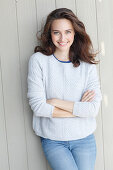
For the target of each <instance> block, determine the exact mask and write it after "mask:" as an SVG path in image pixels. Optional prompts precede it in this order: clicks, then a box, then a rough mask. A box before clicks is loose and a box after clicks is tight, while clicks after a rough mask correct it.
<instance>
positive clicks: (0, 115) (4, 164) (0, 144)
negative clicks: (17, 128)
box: [0, 56, 9, 170]
mask: <svg viewBox="0 0 113 170" xmlns="http://www.w3.org/2000/svg"><path fill="white" fill-rule="evenodd" d="M3 103H4V102H3V86H2V70H1V56H0V169H3V170H9V162H8V152H7V149H8V148H7V147H8V146H7V132H6V125H5V110H4V104H3Z"/></svg>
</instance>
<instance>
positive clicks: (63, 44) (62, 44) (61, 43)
mask: <svg viewBox="0 0 113 170" xmlns="http://www.w3.org/2000/svg"><path fill="white" fill-rule="evenodd" d="M58 43H59V44H60V45H61V46H65V45H67V43H68V42H66V43H64V42H58Z"/></svg>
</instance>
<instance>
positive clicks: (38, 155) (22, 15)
mask: <svg viewBox="0 0 113 170" xmlns="http://www.w3.org/2000/svg"><path fill="white" fill-rule="evenodd" d="M36 17H37V16H36V2H35V0H32V1H31V0H24V1H23V0H20V1H17V19H18V33H19V50H20V51H19V53H20V63H21V69H20V73H21V80H22V95H23V96H22V99H23V100H22V102H23V105H24V118H25V129H26V143H27V153H28V165H29V170H45V169H46V163H45V162H44V155H43V152H42V148H41V143H40V139H39V138H38V137H37V136H36V135H35V133H34V131H33V129H32V111H31V109H30V107H29V105H28V100H27V73H28V60H29V58H30V56H31V55H32V54H33V53H34V47H35V46H36V42H37V40H36V33H37V20H36ZM42 160H43V161H42Z"/></svg>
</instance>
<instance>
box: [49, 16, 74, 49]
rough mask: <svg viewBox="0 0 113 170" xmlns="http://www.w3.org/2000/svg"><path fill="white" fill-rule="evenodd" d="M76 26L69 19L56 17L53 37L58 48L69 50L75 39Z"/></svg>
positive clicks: (53, 25) (52, 31) (52, 26)
mask: <svg viewBox="0 0 113 170" xmlns="http://www.w3.org/2000/svg"><path fill="white" fill-rule="evenodd" d="M74 35H75V32H74V28H73V25H72V23H71V21H70V20H68V19H56V20H54V21H53V22H52V25H51V38H52V42H53V44H54V45H55V46H56V50H60V51H65V50H66V51H67V50H69V49H70V46H71V45H72V43H73V41H74Z"/></svg>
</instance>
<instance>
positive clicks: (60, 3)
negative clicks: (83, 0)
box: [56, 0, 76, 13]
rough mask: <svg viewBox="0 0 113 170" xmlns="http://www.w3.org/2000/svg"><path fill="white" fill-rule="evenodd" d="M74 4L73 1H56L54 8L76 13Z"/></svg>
mask: <svg viewBox="0 0 113 170" xmlns="http://www.w3.org/2000/svg"><path fill="white" fill-rule="evenodd" d="M75 3H76V1H75V0H60V1H59V0H56V8H69V9H71V10H72V11H73V12H74V13H76V8H75V6H76V4H75Z"/></svg>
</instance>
